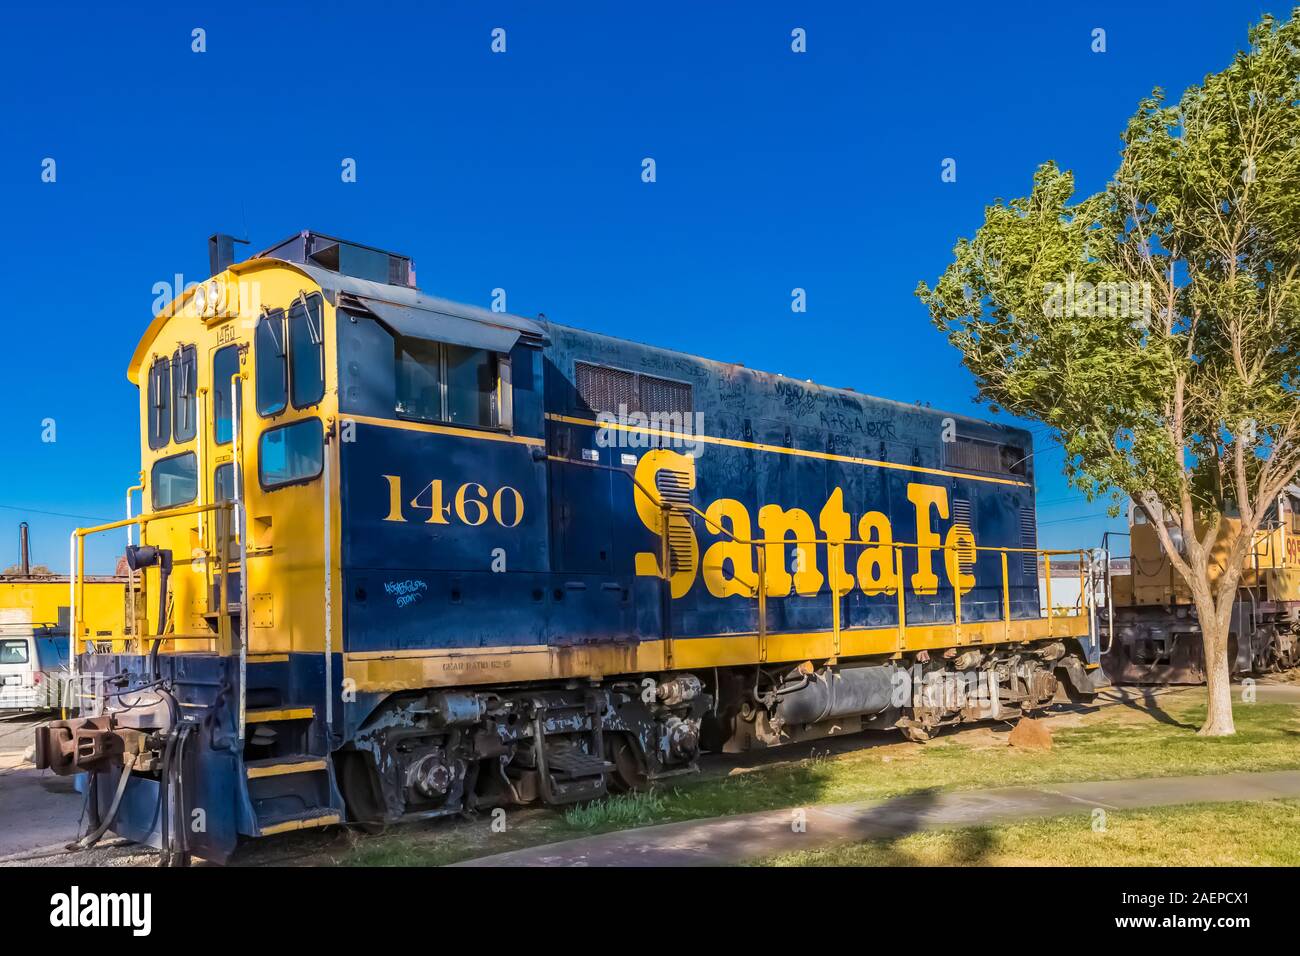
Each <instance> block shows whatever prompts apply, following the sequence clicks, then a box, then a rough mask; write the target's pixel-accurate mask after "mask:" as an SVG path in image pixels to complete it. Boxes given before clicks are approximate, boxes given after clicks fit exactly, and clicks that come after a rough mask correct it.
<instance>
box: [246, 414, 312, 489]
mask: <svg viewBox="0 0 1300 956" xmlns="http://www.w3.org/2000/svg"><path fill="white" fill-rule="evenodd" d="M324 465H325V432H324V428H323V427H322V425H321V422H320V419H318V418H307V419H303V420H302V421H298V422H293V423H292V424H289V425H281V426H280V427H279V428H272V429H269V430H267V431H264V432H262V437H261V440H260V441H259V442H258V448H257V476H258V480H259V481H260V482H261V483H262V487H263V488H265V489H271V488H279V487H281V486H283V485H292V484H298V483H300V482H304V481H310V480H311V479H313V478H315V477H316V476H317V475H319V474H320V473H321V470H322V468H323V467H324Z"/></svg>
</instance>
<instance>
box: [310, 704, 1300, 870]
mask: <svg viewBox="0 0 1300 956" xmlns="http://www.w3.org/2000/svg"><path fill="white" fill-rule="evenodd" d="M1204 696H1205V692H1204V690H1203V689H1200V688H1195V689H1188V690H1185V691H1179V692H1173V693H1165V694H1161V695H1159V696H1154V697H1152V698H1151V699H1150V700H1149V701H1147V702H1146V703H1143V702H1142V701H1141V700H1139V701H1137V702H1135V703H1134V704H1132V705H1127V706H1112V707H1106V708H1098V709H1094V710H1093V711H1092V712H1090V713H1085V714H1065V715H1063V716H1059V717H1055V718H1053V719H1052V720H1051V726H1052V729H1053V734H1054V738H1055V742H1054V747H1053V749H1052V750H1051V751H1032V750H1019V749H1015V748H1012V747H1008V746H1007V745H1006V735H1005V731H1006V730H1007V729H1008V728H1007V727H1006V725H989V726H991V727H992V728H993V729H994V730H996V731H998V732H996V733H994V732H990V730H989V728H988V727H984V728H982V729H981V728H979V727H976V728H971V729H964V730H959V731H956V732H953V733H948V734H945V735H943V736H941V737H939V738H937V739H935V740H933V741H931V742H930V743H927V744H911V743H907V742H904V741H902V740H901V738H899V737H898V736H896V735H892V734H878V735H874V736H860V737H857V738H854V743H855V744H856V745H857V746H856V749H848V750H847V751H846V752H841V753H838V754H835V755H820V756H811V757H808V756H804V757H803V759H797V760H784V761H781V762H775V763H767V764H766V765H762V764H761V763H760V764H759V765H757V766H755V765H754V764H755V758H754V757H753V756H752V755H751V756H749V757H746V758H743V759H740V758H715V759H713V760H712V761H711V764H712V766H713V769H712V770H711V772H710V773H706V774H702V775H700V776H699V777H694V778H690V777H688V778H678V779H677V780H676V781H674V783H673V785H672V786H670V787H665V788H663V789H660V790H657V791H655V792H653V793H651V794H641V795H635V796H633V797H630V798H629V797H616V798H611V799H608V800H604V801H600V802H597V803H594V804H591V805H589V806H586V807H574V808H570V809H569V810H568V811H567V812H564V813H561V812H557V811H549V810H545V809H528V810H511V811H508V812H507V814H506V816H505V830H504V832H498V831H496V830H493V829H492V828H491V826H490V821H489V820H488V819H487V817H486V815H485V816H483V817H481V818H480V819H479V820H478V821H475V822H471V823H446V822H443V823H433V824H423V825H419V824H412V825H406V826H400V827H394V828H392V829H390V830H389V832H387V833H386V834H384V835H382V836H378V837H360V836H357V835H349V836H348V837H346V838H345V839H344V841H342V842H343V843H345V844H346V845H344V846H341V847H334V848H322V856H321V857H317V858H316V859H315V860H313V862H316V863H322V862H336V863H341V864H354V865H369V866H376V865H415V866H420V865H438V864H443V863H449V862H454V861H456V860H461V859H467V858H470V857H475V856H483V855H487V854H491V853H499V852H504V851H507V850H512V849H517V848H520V847H524V846H534V845H537V844H541V843H549V842H554V841H557V840H564V839H569V838H572V837H574V836H580V835H583V834H587V833H598V832H604V831H608V830H615V829H622V828H625V827H633V826H645V825H649V824H653V823H666V822H671V821H678V820H689V819H697V818H701V817H714V816H723V815H727V814H735V813H747V812H750V811H755V810H774V809H781V808H785V807H797V806H804V805H810V804H814V803H845V802H850V801H858V800H877V799H885V798H890V797H897V796H902V795H905V794H908V793H913V792H916V791H920V790H932V789H942V790H955V789H970V788H980V787H1003V786H1012V785H1021V784H1027V785H1032V784H1043V783H1052V782H1061V781H1080V780H1107V779H1124V778H1134V777H1153V776H1175V775H1181V774H1204V773H1223V772H1229V771H1258V770H1281V769H1295V768H1300V746H1297V744H1300V707H1296V706H1293V705H1290V704H1265V703H1255V704H1242V703H1238V704H1237V705H1236V708H1235V715H1236V722H1237V734H1236V736H1234V737H1227V738H1201V737H1198V736H1196V733H1195V730H1196V727H1197V726H1199V724H1200V722H1201V720H1202V719H1203V718H1204V713H1205V705H1204V703H1203V701H1204ZM844 744H845V741H840V742H838V744H837V746H839V747H841V748H842V747H844ZM770 753H772V754H773V755H774V757H776V758H777V759H779V755H780V751H779V750H777V751H772V752H770ZM804 753H805V754H806V753H807V751H806V750H805V751H804ZM746 765H747V766H746ZM1289 809H1290V811H1291V812H1292V813H1293V814H1294V812H1295V811H1294V807H1290V808H1289ZM1278 812H1282V811H1281V810H1278ZM1061 825H1062V824H1060V823H1059V822H1058V823H1057V824H1055V825H1052V826H1056V827H1060V826H1061ZM1083 825H1084V826H1085V828H1086V826H1087V821H1086V820H1085V821H1084V823H1083ZM1152 825H1153V826H1154V824H1152ZM1029 826H1031V827H1032V826H1037V825H1036V824H1035V825H1029ZM1294 828H1295V827H1294V820H1293V822H1292V829H1294ZM1012 831H1016V832H1018V831H1019V828H1016V827H1009V828H1005V832H1008V833H1010V832H1012ZM1260 831H1261V832H1262V833H1264V834H1269V833H1275V831H1273V830H1272V829H1271V828H1269V827H1267V826H1261V827H1260ZM997 832H1003V831H1002V830H998V831H997ZM1084 835H1085V836H1088V837H1089V838H1091V836H1092V835H1091V833H1090V832H1088V833H1085V834H1084ZM909 839H913V838H909ZM914 839H916V840H917V841H920V842H919V843H918V844H917V845H918V846H920V845H922V844H924V843H925V841H928V840H943V839H947V840H960V839H963V838H962V837H960V836H956V835H953V836H947V837H938V836H933V835H918V836H916V837H915V838H914ZM965 839H976V838H973V837H970V838H965ZM981 839H982V838H981ZM337 842H339V841H336V843H337ZM1084 845H1085V846H1087V845H1090V844H1086V843H1085V844H1084ZM1013 846H1014V847H1016V848H1023V847H1027V846H1028V843H1024V844H1021V843H1016V844H1014V845H1013ZM953 847H954V848H955V847H956V844H953ZM863 852H868V851H865V850H864V851H863ZM882 852H883V851H882ZM936 852H937V851H936ZM953 852H956V850H955V849H954V850H953ZM1007 852H1009V853H1011V852H1014V853H1018V852H1021V850H1020V849H1012V850H1008V851H1007ZM1061 852H1065V851H1061ZM1170 852H1173V850H1172V849H1171V850H1170ZM1090 859H1091V858H1090ZM1059 862H1069V861H1067V860H1064V859H1061V860H1059Z"/></svg>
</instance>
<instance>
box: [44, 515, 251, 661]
mask: <svg viewBox="0 0 1300 956" xmlns="http://www.w3.org/2000/svg"><path fill="white" fill-rule="evenodd" d="M233 508H234V505H233V504H232V503H231V502H228V501H218V502H213V503H211V504H193V505H182V506H179V507H176V508H167V509H164V510H162V511H151V512H145V513H142V514H138V515H132V516H130V517H127V518H124V519H122V520H120V521H110V522H108V523H106V524H99V525H94V526H92V527H89V528H77V529H75V530H74V531H73V532H72V533H71V535H70V538H69V551H70V555H69V557H70V561H69V574H68V582H69V588H70V590H71V594H70V597H69V599H70V601H71V602H72V606H71V607H70V608H69V609H68V617H69V622H68V624H69V627H68V670H69V679H70V682H71V683H74V684H75V682H76V681H77V679H78V673H77V643H78V641H80V640H81V638H82V631H83V630H84V629H85V619H84V614H85V596H86V590H85V589H86V539H87V538H88V537H90V536H91V535H95V534H103V533H105V532H108V531H117V530H120V529H122V528H137V527H138V528H139V529H140V543H141V545H143V544H144V543H145V532H146V529H147V528H148V526H149V525H150V524H152V523H153V522H155V521H166V520H169V519H172V518H184V517H188V516H189V515H196V514H204V513H207V512H218V513H219V514H222V515H224V514H227V513H229V512H230V511H231V510H232V509H233ZM222 530H223V531H226V532H228V528H225V529H222ZM223 538H224V540H223V551H222V569H223V580H222V587H221V588H220V592H221V595H220V602H219V608H220V617H219V619H218V630H217V638H218V640H221V641H222V642H223V643H224V642H228V641H229V633H228V630H229V615H228V614H227V613H226V611H227V606H226V597H227V589H226V586H225V577H226V576H228V575H229V573H230V571H229V569H230V552H229V534H228V533H226V534H225V535H224V536H223ZM141 589H142V590H143V579H142V587H141ZM128 596H129V597H130V598H131V607H130V612H131V635H132V637H133V638H134V639H135V640H136V641H137V642H138V643H139V644H140V648H139V649H140V651H141V652H142V653H143V650H144V642H145V641H146V640H150V639H152V640H154V641H165V640H190V639H191V638H190V637H189V636H188V635H175V634H171V635H169V634H163V633H159V634H154V635H152V636H150V635H146V634H144V633H143V630H144V629H143V628H142V627H141V626H140V625H139V623H138V622H137V621H136V620H135V615H136V602H135V595H134V594H133V593H129V594H128ZM147 613H148V612H146V614H147ZM163 626H164V622H161V621H160V622H159V627H160V628H161V627H163ZM208 639H209V640H211V638H208Z"/></svg>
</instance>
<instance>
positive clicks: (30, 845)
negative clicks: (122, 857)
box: [0, 716, 83, 858]
mask: <svg viewBox="0 0 1300 956" xmlns="http://www.w3.org/2000/svg"><path fill="white" fill-rule="evenodd" d="M39 723H40V718H38V717H35V716H30V717H29V716H22V717H16V718H9V719H6V720H4V721H0V858H3V857H8V856H14V855H21V854H23V853H26V852H29V851H33V850H36V849H38V848H43V847H47V846H50V845H52V844H59V845H61V844H64V843H67V842H68V841H69V840H72V839H73V838H75V837H76V835H77V823H78V821H79V820H80V819H81V805H82V802H83V797H82V795H81V794H79V793H77V790H76V787H75V786H74V782H73V778H72V777H56V776H55V775H54V774H52V773H50V772H49V771H48V770H37V769H36V768H35V767H33V766H32V765H31V764H30V763H29V762H28V761H27V759H26V753H25V751H26V750H27V748H28V747H30V746H31V744H32V740H33V734H34V731H35V729H36V726H37V725H38V724H39Z"/></svg>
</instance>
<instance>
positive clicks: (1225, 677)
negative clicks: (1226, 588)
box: [1197, 602, 1237, 737]
mask: <svg viewBox="0 0 1300 956" xmlns="http://www.w3.org/2000/svg"><path fill="white" fill-rule="evenodd" d="M1198 603H1199V602H1198ZM1198 616H1199V617H1200V624H1201V638H1202V642H1203V645H1204V650H1205V686H1206V690H1207V691H1208V696H1209V701H1208V705H1209V706H1208V709H1207V711H1206V714H1205V723H1204V724H1203V725H1202V726H1201V729H1200V730H1199V731H1197V733H1199V734H1200V735H1201V736H1202V737H1228V736H1231V735H1232V734H1235V733H1236V732H1237V728H1236V725H1235V724H1234V723H1233V721H1232V675H1231V668H1230V667H1229V664H1228V629H1229V626H1230V625H1229V622H1228V621H1227V620H1226V619H1225V620H1220V618H1219V615H1217V614H1213V613H1211V614H1204V613H1200V614H1198Z"/></svg>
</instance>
